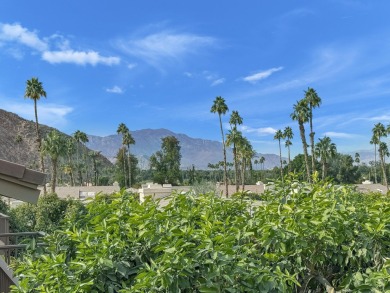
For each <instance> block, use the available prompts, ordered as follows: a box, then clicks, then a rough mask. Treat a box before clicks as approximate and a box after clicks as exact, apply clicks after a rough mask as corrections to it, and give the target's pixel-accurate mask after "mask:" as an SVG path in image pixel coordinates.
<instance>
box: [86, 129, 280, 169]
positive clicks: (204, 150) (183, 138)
mask: <svg viewBox="0 0 390 293" xmlns="http://www.w3.org/2000/svg"><path fill="white" fill-rule="evenodd" d="M131 134H132V136H133V137H134V140H135V142H136V143H135V145H132V146H131V149H130V151H131V153H132V154H134V155H136V156H137V157H138V159H139V165H140V167H141V168H143V169H145V168H148V164H149V160H148V159H149V157H150V156H151V155H152V154H153V153H155V152H156V151H158V150H160V149H161V139H162V138H163V137H166V136H175V137H176V138H177V139H178V140H179V141H180V146H181V154H182V160H181V167H182V168H188V167H190V166H192V165H194V166H195V168H196V169H202V170H205V169H207V165H208V164H209V163H212V164H215V163H217V162H219V161H222V160H223V155H222V143H220V142H218V141H213V140H205V139H201V138H191V137H189V136H187V135H185V134H180V133H174V132H172V131H170V130H167V129H142V130H135V131H132V132H131ZM88 139H89V142H88V143H87V146H88V147H89V148H90V149H93V150H99V151H101V152H102V154H103V155H104V156H106V157H107V158H108V159H109V160H110V161H112V162H114V161H115V156H116V154H117V152H118V150H119V148H120V147H121V146H122V137H121V136H120V135H117V134H114V135H109V136H104V137H101V136H95V135H88ZM258 155H259V156H260V157H261V156H263V157H264V158H265V162H264V166H265V168H266V169H269V168H273V167H274V166H278V165H279V156H277V155H274V154H258ZM227 160H228V161H229V162H232V161H233V153H232V150H231V149H228V150H227Z"/></svg>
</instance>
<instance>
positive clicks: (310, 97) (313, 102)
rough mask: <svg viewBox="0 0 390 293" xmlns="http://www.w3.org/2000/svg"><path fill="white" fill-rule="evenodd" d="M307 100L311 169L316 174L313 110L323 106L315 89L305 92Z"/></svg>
mask: <svg viewBox="0 0 390 293" xmlns="http://www.w3.org/2000/svg"><path fill="white" fill-rule="evenodd" d="M305 100H306V102H307V103H308V105H309V122H310V144H311V168H312V170H313V172H314V170H315V164H314V135H315V132H314V131H313V109H314V108H318V107H319V106H320V105H321V102H322V101H321V98H320V97H319V96H318V94H317V92H316V91H315V90H314V89H313V88H308V89H307V91H305Z"/></svg>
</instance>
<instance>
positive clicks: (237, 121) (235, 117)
mask: <svg viewBox="0 0 390 293" xmlns="http://www.w3.org/2000/svg"><path fill="white" fill-rule="evenodd" d="M229 124H230V129H231V130H232V131H233V130H237V125H241V124H242V117H241V116H240V114H238V111H232V114H231V115H230V120H229ZM232 142H233V159H234V180H235V184H236V192H238V165H237V150H236V142H235V140H233V141H232Z"/></svg>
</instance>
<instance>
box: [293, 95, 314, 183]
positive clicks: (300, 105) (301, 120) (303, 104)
mask: <svg viewBox="0 0 390 293" xmlns="http://www.w3.org/2000/svg"><path fill="white" fill-rule="evenodd" d="M293 108H294V112H293V113H292V114H291V118H292V119H293V120H295V121H298V126H299V132H300V135H301V140H302V147H303V155H304V157H305V165H306V175H307V180H308V181H309V182H311V176H310V167H309V156H308V153H307V142H306V134H305V126H304V124H305V123H307V122H308V121H309V117H310V109H309V107H308V105H307V101H306V100H304V99H303V100H300V101H298V102H297V103H296V104H295V105H294V106H293Z"/></svg>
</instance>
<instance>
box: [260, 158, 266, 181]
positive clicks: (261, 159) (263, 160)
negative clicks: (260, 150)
mask: <svg viewBox="0 0 390 293" xmlns="http://www.w3.org/2000/svg"><path fill="white" fill-rule="evenodd" d="M264 162H265V158H264V157H263V156H261V157H260V159H259V163H260V168H261V171H262V173H264ZM260 179H263V176H261V177H260Z"/></svg>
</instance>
